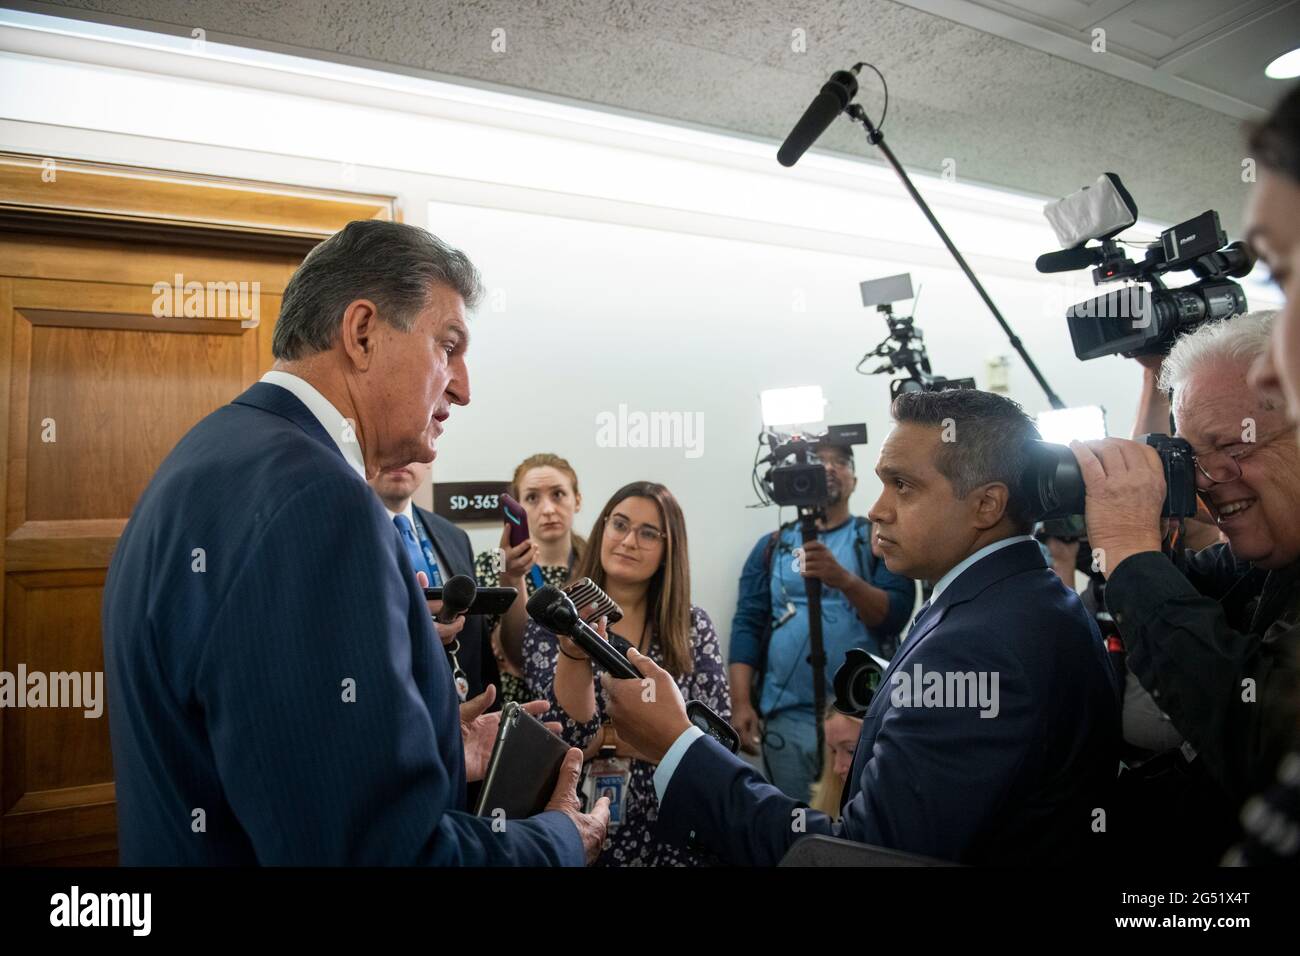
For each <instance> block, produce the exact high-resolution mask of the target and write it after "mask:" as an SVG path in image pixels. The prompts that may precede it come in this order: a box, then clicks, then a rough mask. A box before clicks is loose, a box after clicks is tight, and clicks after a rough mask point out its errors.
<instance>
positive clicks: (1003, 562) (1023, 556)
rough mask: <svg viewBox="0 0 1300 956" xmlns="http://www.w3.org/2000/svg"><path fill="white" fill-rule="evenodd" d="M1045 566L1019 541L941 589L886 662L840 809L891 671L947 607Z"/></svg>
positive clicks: (876, 723)
mask: <svg viewBox="0 0 1300 956" xmlns="http://www.w3.org/2000/svg"><path fill="white" fill-rule="evenodd" d="M1046 567H1047V564H1046V562H1045V561H1044V560H1043V552H1042V550H1041V549H1040V548H1039V547H1038V543H1037V542H1035V541H1020V542H1017V543H1016V544H1011V545H1007V546H1006V547H1005V548H1002V549H1001V550H999V551H994V552H993V553H992V554H990V555H986V556H985V557H983V558H981V559H980V560H979V561H976V562H975V563H974V564H972V565H971V566H970V567H969V568H967V569H966V570H965V571H963V572H962V573H961V574H959V575H958V576H957V579H956V580H955V581H953V582H952V583H951V584H949V585H948V587H947V588H945V589H944V592H943V593H942V594H941V595H939V599H938V601H936V602H935V603H934V604H933V605H932V606H931V607H930V610H929V611H928V612H927V613H926V615H925V619H924V620H923V621H921V627H920V629H919V630H917V632H916V633H915V634H909V635H908V637H907V640H905V641H903V646H902V647H900V648H899V649H898V653H897V654H895V655H894V659H893V660H891V661H890V662H889V667H888V669H887V670H886V671H885V673H884V675H883V676H882V677H881V679H880V687H879V689H878V690H877V691H876V698H875V699H874V700H872V702H871V707H869V708H868V709H867V715H866V717H865V719H864V720H863V721H862V733H861V734H860V735H859V736H858V746H857V749H856V750H855V751H854V753H853V767H852V768H851V769H850V770H849V778H848V780H847V785H846V786H845V787H844V795H843V798H842V799H841V801H840V805H841V806H843V805H844V804H845V803H848V801H849V800H850V799H852V797H853V795H854V794H855V793H857V792H858V790H859V789H861V780H862V769H863V766H864V765H865V763H866V761H867V758H868V757H869V755H870V753H871V749H872V747H873V746H874V745H875V739H876V733H877V731H879V729H880V723H881V721H882V720H883V719H884V716H885V712H886V711H887V710H888V709H889V703H888V701H889V686H890V685H889V681H890V679H891V678H892V676H893V674H894V672H895V671H896V670H898V669H899V668H900V667H902V666H903V663H904V662H905V661H906V660H907V658H908V656H909V655H911V653H912V652H913V651H915V650H916V649H917V648H918V647H920V646H921V642H922V641H924V640H925V639H926V637H927V636H928V635H930V634H931V633H933V631H934V629H935V628H937V627H938V626H939V624H940V623H942V621H943V619H944V617H945V616H946V615H947V613H948V610H949V609H950V608H953V607H955V606H957V605H958V604H964V603H965V602H967V601H970V600H973V599H975V598H977V597H979V595H981V594H982V593H984V591H986V590H988V588H989V587H990V586H992V585H993V584H996V583H997V582H998V581H1001V580H1003V579H1004V578H1009V577H1011V575H1013V574H1020V573H1022V572H1025V571H1032V570H1034V569H1037V568H1046Z"/></svg>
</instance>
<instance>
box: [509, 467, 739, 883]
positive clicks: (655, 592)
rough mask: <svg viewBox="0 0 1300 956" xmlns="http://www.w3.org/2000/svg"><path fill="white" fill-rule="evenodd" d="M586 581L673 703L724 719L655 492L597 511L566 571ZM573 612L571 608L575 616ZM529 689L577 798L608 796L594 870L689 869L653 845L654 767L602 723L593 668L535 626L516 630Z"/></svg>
mask: <svg viewBox="0 0 1300 956" xmlns="http://www.w3.org/2000/svg"><path fill="white" fill-rule="evenodd" d="M581 578H590V579H591V580H592V581H593V582H595V584H596V585H597V586H598V587H600V588H601V589H602V590H604V591H605V593H606V594H608V595H609V596H610V597H611V598H612V599H613V600H614V601H615V602H616V603H617V604H618V605H619V607H620V608H621V610H622V612H623V617H622V619H621V620H619V621H618V622H617V623H616V624H615V625H613V626H612V627H610V628H609V632H610V636H611V640H613V641H615V642H617V639H618V638H622V639H623V640H626V641H627V642H628V643H629V644H630V645H631V646H632V647H635V648H637V649H638V650H640V652H641V653H643V654H646V655H647V656H649V657H651V658H653V659H654V660H655V661H657V662H658V663H659V664H660V665H661V666H662V667H663V668H664V669H665V670H667V671H668V672H669V673H671V674H672V675H673V676H674V678H675V679H676V681H677V686H678V687H679V688H680V689H681V692H682V696H683V697H684V698H686V699H687V700H690V699H692V698H694V699H697V700H700V701H703V702H704V703H705V704H707V705H708V706H709V707H711V708H712V709H713V710H714V711H715V712H716V713H717V714H719V715H720V716H721V717H722V718H723V719H724V720H726V719H729V718H730V716H731V705H730V700H731V698H730V694H729V693H728V689H727V674H726V668H725V665H724V664H723V661H722V651H721V648H720V647H719V645H718V635H717V632H716V631H715V630H714V629H713V622H712V621H710V620H709V616H708V614H706V613H705V612H704V610H703V609H701V608H698V607H695V606H694V605H692V604H691V586H690V564H689V561H688V558H687V549H686V521H685V519H684V518H683V517H682V510H681V507H680V506H679V505H678V503H677V499H676V498H675V497H673V495H672V492H670V491H669V490H668V489H667V488H665V487H664V486H663V485H660V484H657V483H655V482H651V481H638V482H633V483H632V484H629V485H624V486H623V487H622V488H620V489H619V490H618V491H616V492H615V493H614V496H613V497H612V498H611V499H610V500H609V502H608V503H607V504H606V505H605V507H604V508H603V509H602V510H601V512H600V515H599V517H597V519H596V523H595V526H594V527H593V528H592V533H591V543H590V546H589V547H588V548H587V551H586V553H585V554H584V555H583V557H582V558H581V560H579V562H578V564H577V566H576V567H575V568H574V569H573V580H578V579H581ZM580 610H581V609H580ZM524 665H525V676H526V678H527V680H528V684H529V686H530V687H531V688H532V689H533V690H534V691H536V692H538V694H539V696H541V697H544V698H547V699H549V700H550V701H551V702H552V712H551V713H550V714H548V715H547V716H546V717H545V718H544V719H546V720H558V721H560V723H561V724H562V726H563V731H562V733H561V736H563V737H564V738H565V740H566V741H568V742H569V743H570V744H572V745H573V746H576V747H581V748H582V749H583V751H584V752H585V754H586V757H587V768H586V776H585V778H584V783H583V786H584V791H585V792H586V793H587V794H588V795H589V802H590V797H593V796H601V795H604V796H609V797H610V798H611V799H610V829H609V838H608V840H607V841H606V844H605V848H604V850H603V851H602V852H601V854H600V857H599V859H598V860H597V861H596V864H595V865H597V866H696V865H701V864H705V863H707V862H708V861H707V860H706V859H705V858H704V857H703V856H701V855H699V854H695V853H691V852H689V851H685V850H681V849H678V848H676V847H673V846H669V845H668V844H661V843H659V842H658V841H656V840H655V839H654V837H653V834H652V829H653V826H654V823H655V820H656V819H657V817H658V810H659V803H658V799H657V798H656V796H655V790H654V769H655V768H654V765H653V764H651V763H648V762H646V761H645V760H642V759H641V758H640V754H638V753H636V752H635V751H634V750H632V749H631V748H630V747H628V746H627V745H626V744H624V743H622V742H621V741H620V740H619V739H618V732H617V728H616V727H614V725H613V724H612V723H610V722H609V721H607V720H606V718H605V696H604V693H603V691H602V689H601V674H602V673H603V669H602V668H601V667H600V666H599V665H598V664H595V663H593V662H592V661H591V660H590V659H588V657H587V655H586V654H584V653H583V652H582V650H581V649H580V648H579V647H578V646H577V645H576V644H574V643H573V642H572V641H571V640H569V639H568V638H564V637H561V638H557V637H556V635H555V634H553V633H551V632H550V631H548V630H547V629H545V628H544V627H542V626H541V625H540V624H538V623H537V622H536V621H529V622H528V625H527V627H526V628H525V630H524Z"/></svg>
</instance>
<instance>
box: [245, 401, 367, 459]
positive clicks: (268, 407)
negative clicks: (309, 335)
mask: <svg viewBox="0 0 1300 956" xmlns="http://www.w3.org/2000/svg"><path fill="white" fill-rule="evenodd" d="M230 404H232V405H247V406H248V407H250V408H258V409H261V410H262V411H264V412H270V413H271V414H272V415H279V416H280V417H281V418H285V419H288V420H289V421H291V422H293V423H294V424H295V425H297V426H298V427H299V428H301V429H302V430H303V431H304V432H306V433H307V434H308V435H309V436H311V437H312V438H314V439H316V441H318V442H320V443H321V444H322V445H324V446H325V447H326V448H328V449H330V451H332V452H334V453H335V454H336V455H338V456H339V457H340V458H343V451H342V450H341V449H340V448H339V446H338V445H337V444H336V443H335V442H334V439H332V438H330V436H329V433H328V432H327V431H325V426H324V425H322V424H321V423H320V419H318V418H317V417H316V416H315V415H313V414H312V413H311V409H309V408H308V407H307V406H306V405H304V404H303V403H302V402H300V401H299V400H298V397H297V396H296V395H294V394H293V392H291V391H289V390H288V389H287V388H281V387H280V386H279V385H272V384H271V383H270V382H255V383H253V385H252V386H251V387H250V388H249V389H248V390H247V391H246V392H244V393H243V394H242V395H240V396H239V397H238V398H236V399H235V400H234V401H233V402H231V403H230ZM344 460H345V461H346V460H347V459H344Z"/></svg>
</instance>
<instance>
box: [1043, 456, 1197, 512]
mask: <svg viewBox="0 0 1300 956" xmlns="http://www.w3.org/2000/svg"><path fill="white" fill-rule="evenodd" d="M1139 441H1143V442H1145V443H1146V444H1148V445H1150V446H1151V447H1152V448H1154V449H1155V450H1156V453H1157V454H1159V455H1160V462H1161V464H1162V465H1163V466H1164V472H1165V488H1166V492H1165V503H1164V507H1163V509H1162V510H1161V512H1160V513H1161V515H1162V516H1164V517H1166V518H1190V517H1191V516H1192V515H1194V514H1196V462H1194V461H1193V460H1192V446H1191V445H1189V444H1188V443H1187V442H1186V441H1185V440H1183V439H1181V438H1171V437H1169V436H1168V435H1143V436H1142V438H1141V439H1139ZM1028 459H1029V460H1028V462H1027V464H1026V466H1025V470H1024V473H1023V475H1022V476H1021V491H1022V493H1023V494H1024V495H1025V497H1026V499H1027V500H1029V501H1031V502H1036V503H1037V508H1036V509H1035V510H1036V513H1035V515H1034V518H1035V520H1039V521H1041V520H1044V519H1052V518H1065V517H1068V516H1070V515H1081V514H1084V513H1085V508H1084V484H1083V472H1082V471H1080V470H1079V462H1078V460H1077V459H1076V458H1075V457H1074V452H1072V451H1071V450H1070V449H1069V446H1067V445H1054V444H1052V443H1051V442H1045V441H1034V442H1030V443H1029V449H1028Z"/></svg>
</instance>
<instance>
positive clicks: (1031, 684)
mask: <svg viewBox="0 0 1300 956" xmlns="http://www.w3.org/2000/svg"><path fill="white" fill-rule="evenodd" d="M918 667H919V668H920V669H921V674H922V675H924V674H926V673H928V672H937V673H939V674H943V675H947V674H949V673H952V674H957V673H965V672H975V673H977V674H978V672H981V671H982V672H985V673H986V674H988V675H992V674H993V673H996V674H997V675H998V693H997V704H998V709H997V715H996V716H995V717H981V716H980V708H978V707H977V706H970V707H965V708H960V707H953V706H947V707H926V706H921V707H917V706H900V705H899V701H906V702H908V703H912V702H913V698H912V697H911V696H910V695H908V694H904V693H903V691H904V690H906V689H907V685H906V684H904V683H903V682H902V678H901V677H900V678H899V680H897V681H896V680H895V675H901V674H903V673H906V674H907V675H908V680H909V681H910V680H911V678H913V677H914V676H915V675H916V668H918ZM990 680H991V677H990ZM922 683H924V682H922ZM986 686H987V687H989V688H990V689H991V686H992V685H991V683H989V684H986ZM921 701H922V702H924V697H922V698H921ZM950 702H951V701H950ZM990 710H991V709H990ZM1119 742H1120V731H1119V703H1118V688H1117V687H1116V685H1115V682H1114V679H1113V677H1112V674H1111V670H1110V667H1109V665H1108V664H1107V661H1106V652H1105V648H1104V646H1103V644H1102V641H1101V635H1100V634H1099V633H1098V631H1097V628H1096V625H1095V624H1094V623H1093V621H1092V618H1091V617H1090V616H1089V615H1088V614H1087V612H1086V611H1085V610H1084V608H1083V605H1082V603H1081V602H1080V601H1079V598H1078V596H1077V595H1076V594H1075V593H1074V592H1073V591H1070V590H1068V589H1067V588H1065V587H1064V586H1063V585H1062V584H1061V582H1060V580H1059V579H1058V578H1057V577H1056V575H1055V574H1053V573H1052V572H1051V571H1050V570H1048V569H1047V567H1046V566H1045V564H1044V561H1043V556H1042V552H1041V551H1040V550H1039V547H1038V545H1037V544H1036V543H1034V542H1021V543H1018V544H1013V545H1008V546H1007V547H1005V548H1003V549H1001V550H999V551H996V552H994V553H993V554H990V555H987V556H986V557H984V558H982V559H981V560H979V561H977V562H976V563H975V564H973V565H972V566H971V567H969V568H967V569H966V570H965V571H964V572H963V573H962V574H960V575H959V576H958V577H957V578H956V579H955V580H954V581H953V582H952V583H951V584H950V585H949V586H948V587H947V588H946V589H945V590H944V591H943V593H942V594H941V595H940V597H939V599H938V600H937V601H935V602H934V604H933V605H932V606H931V607H930V608H929V610H928V611H927V612H926V613H925V614H924V615H923V616H922V617H920V618H918V620H917V623H916V625H915V626H914V627H913V633H912V634H910V635H909V636H908V638H907V640H906V641H905V642H904V643H903V645H902V647H901V648H900V649H899V651H898V653H897V654H896V655H895V656H894V659H893V660H892V661H891V662H890V666H889V669H888V670H887V671H886V672H885V676H884V679H883V680H882V682H881V685H880V689H879V690H878V691H877V692H876V696H875V697H874V698H873V700H872V703H871V706H870V708H869V709H868V710H867V714H866V718H865V720H864V722H863V726H862V734H861V736H860V738H859V739H858V746H857V752H856V754H855V756H854V761H853V768H852V770H851V771H850V773H849V778H848V782H847V785H846V793H845V801H844V804H843V815H842V820H841V821H840V822H839V823H835V822H833V821H832V820H831V819H830V818H829V817H827V816H826V815H825V814H821V813H817V812H815V811H813V810H806V809H802V808H803V806H804V805H803V804H801V803H799V802H797V801H795V800H793V799H791V798H789V797H787V796H785V794H783V793H782V792H781V791H779V790H777V789H776V788H775V787H773V786H772V785H770V784H769V783H767V782H766V781H764V780H763V779H762V777H761V776H759V774H758V773H757V772H756V771H755V770H754V769H753V768H752V767H750V766H749V764H747V763H745V762H744V761H743V760H741V759H739V758H738V757H736V756H734V755H732V754H731V753H729V752H728V751H727V750H726V749H725V748H723V747H721V746H720V745H718V744H717V743H716V742H714V741H713V740H712V739H711V738H708V737H704V738H701V739H699V740H697V741H695V743H693V744H692V745H691V746H690V747H689V748H688V749H687V751H686V753H685V755H684V756H683V758H682V760H681V763H679V764H678V766H677V769H676V771H675V772H674V773H673V776H672V779H671V780H670V781H669V784H668V789H667V792H666V793H665V794H664V800H663V803H662V804H661V805H660V808H659V827H660V830H659V835H660V837H661V838H662V839H666V840H671V841H673V842H677V843H683V844H686V845H690V844H692V843H694V844H697V845H700V846H702V847H703V848H705V849H707V850H710V851H712V852H714V853H716V854H718V855H719V856H720V857H721V858H722V859H723V860H725V861H727V862H730V863H739V864H749V865H769V864H774V863H776V862H778V861H779V860H780V859H781V857H782V856H784V855H785V852H786V851H787V850H788V849H789V848H790V846H791V845H792V844H793V843H794V842H795V841H796V840H797V839H799V838H800V837H801V836H803V835H805V834H811V833H822V834H827V835H830V836H837V837H843V838H846V839H850V840H856V841H858V842H861V843H870V844H875V845H877V846H884V847H891V848H893V849H898V850H905V851H909V852H912V853H920V854H924V855H926V856H931V857H937V858H940V859H946V860H953V861H956V862H961V863H982V864H1020V863H1025V864H1030V863H1037V864H1043V863H1053V864H1060V863H1067V862H1073V861H1081V860H1086V859H1089V858H1091V857H1092V853H1091V852H1090V851H1092V850H1094V849H1095V850H1100V843H1101V841H1103V840H1104V839H1105V836H1104V834H1102V833H1099V832H1095V831H1094V829H1093V824H1094V820H1095V819H1100V818H1096V817H1094V813H1093V811H1094V810H1095V809H1098V808H1100V809H1103V810H1104V809H1105V808H1106V807H1107V806H1108V805H1109V804H1108V802H1107V799H1106V798H1107V795H1108V794H1109V793H1110V788H1111V786H1112V784H1113V782H1114V779H1115V776H1116V773H1117V772H1118V769H1119ZM1098 855H1100V854H1098Z"/></svg>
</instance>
